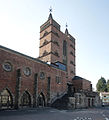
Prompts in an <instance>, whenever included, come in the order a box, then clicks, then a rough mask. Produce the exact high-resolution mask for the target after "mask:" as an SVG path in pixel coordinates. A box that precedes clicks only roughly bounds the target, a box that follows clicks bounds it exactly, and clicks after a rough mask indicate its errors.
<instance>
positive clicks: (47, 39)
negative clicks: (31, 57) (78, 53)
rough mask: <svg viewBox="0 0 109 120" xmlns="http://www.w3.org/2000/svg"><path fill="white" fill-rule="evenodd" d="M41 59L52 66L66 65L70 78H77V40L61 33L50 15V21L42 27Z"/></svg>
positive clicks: (66, 31)
mask: <svg viewBox="0 0 109 120" xmlns="http://www.w3.org/2000/svg"><path fill="white" fill-rule="evenodd" d="M39 48H40V50H39V59H40V60H41V61H44V62H49V63H50V64H58V65H60V66H62V65H64V66H65V67H66V69H64V70H65V71H66V73H67V76H68V78H72V77H73V76H75V39H74V38H73V37H72V36H71V35H70V34H69V32H68V29H67V27H66V30H65V33H63V32H61V31H60V25H59V24H58V23H57V22H56V21H55V20H54V19H53V17H52V14H51V13H50V14H49V17H48V20H47V21H46V22H45V23H44V24H43V25H42V26H41V27H40V47H39Z"/></svg>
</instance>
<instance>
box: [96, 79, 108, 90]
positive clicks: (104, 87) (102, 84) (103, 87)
mask: <svg viewBox="0 0 109 120" xmlns="http://www.w3.org/2000/svg"><path fill="white" fill-rule="evenodd" d="M96 88H97V91H98V92H106V91H107V85H106V80H105V78H103V77H101V78H100V79H99V80H98V83H97V85H96Z"/></svg>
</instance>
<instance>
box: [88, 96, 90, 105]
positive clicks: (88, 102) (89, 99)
mask: <svg viewBox="0 0 109 120" xmlns="http://www.w3.org/2000/svg"><path fill="white" fill-rule="evenodd" d="M88 107H90V98H88Z"/></svg>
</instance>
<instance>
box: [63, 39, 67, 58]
mask: <svg viewBox="0 0 109 120" xmlns="http://www.w3.org/2000/svg"><path fill="white" fill-rule="evenodd" d="M63 55H64V56H67V42H66V41H65V40H64V41H63Z"/></svg>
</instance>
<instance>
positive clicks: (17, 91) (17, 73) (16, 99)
mask: <svg viewBox="0 0 109 120" xmlns="http://www.w3.org/2000/svg"><path fill="white" fill-rule="evenodd" d="M20 82H21V70H20V69H18V70H17V71H16V88H15V89H16V95H15V109H18V108H19V95H20Z"/></svg>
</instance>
